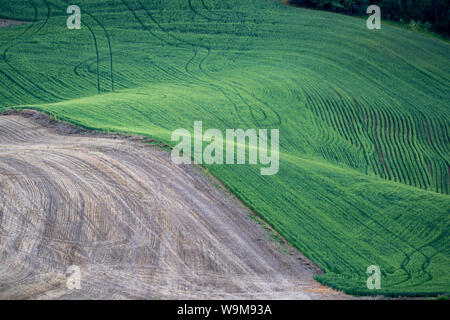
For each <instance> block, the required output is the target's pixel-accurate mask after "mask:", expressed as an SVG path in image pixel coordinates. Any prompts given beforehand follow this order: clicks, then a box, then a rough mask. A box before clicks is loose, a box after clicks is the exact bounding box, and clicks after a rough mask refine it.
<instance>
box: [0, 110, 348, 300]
mask: <svg viewBox="0 0 450 320" xmlns="http://www.w3.org/2000/svg"><path fill="white" fill-rule="evenodd" d="M137 140H139V138H136V137H135V138H134V139H133V138H130V137H128V138H122V137H119V136H107V135H102V134H93V133H88V132H82V131H81V130H79V129H75V128H73V127H70V126H68V125H65V124H61V123H54V122H52V121H51V120H49V119H48V118H47V117H46V116H43V115H41V114H40V113H38V112H32V111H25V112H21V113H20V114H15V113H13V114H9V115H3V116H0V299H222V298H224V299H244V298H248V299H286V298H289V299H346V298H351V297H349V296H346V295H344V294H342V293H339V292H336V291H333V290H331V289H329V288H326V287H324V286H322V285H320V284H318V283H317V282H315V281H314V280H313V275H314V274H316V273H319V272H320V270H319V269H318V268H317V267H316V266H315V265H314V264H313V263H311V262H310V261H309V260H308V259H306V258H305V257H304V256H302V255H301V254H300V253H298V252H297V251H295V250H294V249H292V248H291V247H289V246H288V245H286V244H284V245H280V244H279V243H277V242H275V241H273V240H271V234H270V232H269V231H267V230H265V229H264V228H263V227H262V226H261V224H260V223H258V222H257V221H255V219H252V215H254V214H253V213H252V212H251V211H250V210H248V209H247V208H246V207H244V206H243V205H242V204H241V203H240V202H239V201H238V200H237V199H236V198H235V197H233V196H232V195H231V193H229V192H228V191H226V190H225V189H222V188H220V186H217V184H216V183H214V182H213V180H212V178H210V177H208V176H207V175H206V174H205V173H204V172H202V171H201V170H199V169H198V168H195V167H191V166H177V165H175V164H173V163H172V162H171V161H170V154H169V153H168V152H167V151H165V150H162V149H160V148H158V147H155V146H151V145H148V144H144V143H142V142H141V141H137ZM71 265H76V266H79V267H80V269H81V289H74V290H69V289H68V288H67V286H66V279H67V274H66V271H67V268H68V267H69V266H71Z"/></svg>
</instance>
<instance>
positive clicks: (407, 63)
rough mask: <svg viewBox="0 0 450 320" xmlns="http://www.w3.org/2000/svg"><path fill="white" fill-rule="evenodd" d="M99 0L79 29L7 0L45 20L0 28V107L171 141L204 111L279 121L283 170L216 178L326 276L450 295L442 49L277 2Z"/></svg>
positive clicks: (263, 123) (37, 7)
mask: <svg viewBox="0 0 450 320" xmlns="http://www.w3.org/2000/svg"><path fill="white" fill-rule="evenodd" d="M95 2H96V1H93V0H84V1H78V3H79V4H80V6H81V8H82V13H83V24H84V25H83V28H82V30H80V31H69V30H68V29H67V28H66V27H65V19H66V17H67V15H65V8H67V6H68V4H67V3H66V1H63V0H29V1H23V2H18V1H12V0H11V1H2V2H1V3H0V12H1V14H0V16H3V17H10V18H16V19H27V20H37V21H36V22H35V23H34V24H30V25H23V26H20V27H14V28H6V29H1V30H0V54H2V55H1V60H0V79H1V81H0V110H2V109H5V108H7V107H12V106H19V107H20V106H27V107H33V108H36V109H40V110H43V111H46V112H48V113H51V114H53V115H55V116H57V117H58V118H60V119H65V120H68V121H71V122H73V123H76V124H79V125H82V126H85V127H89V128H95V129H101V130H114V131H122V132H130V133H139V134H145V135H149V136H152V137H156V138H158V139H162V140H165V141H168V140H169V139H170V133H171V131H172V130H174V129H176V128H179V127H183V128H187V129H191V128H192V126H193V121H194V120H203V125H204V128H205V129H206V128H208V127H209V128H220V129H225V128H240V127H241V128H244V129H245V128H249V127H257V128H258V127H261V128H280V135H281V137H280V139H281V160H280V172H279V174H278V175H276V176H270V177H268V176H264V177H262V176H260V175H259V169H258V168H257V167H254V166H212V167H210V171H211V172H212V173H213V174H215V175H216V176H217V177H219V178H220V179H221V181H223V182H224V183H225V184H226V185H227V186H229V188H230V189H231V190H232V191H233V192H235V193H236V194H237V195H238V196H239V197H240V198H241V199H242V200H243V201H245V202H246V203H247V204H248V205H249V206H250V207H252V208H254V209H255V210H256V211H257V212H258V213H259V214H260V215H261V216H262V217H263V218H264V219H265V220H266V221H268V222H269V223H270V224H271V225H272V226H274V227H275V228H276V229H277V230H278V231H279V232H280V233H281V234H282V235H283V236H284V237H286V238H287V239H288V240H289V241H290V242H291V243H292V244H293V245H294V246H296V247H297V248H298V249H299V250H300V251H302V252H303V253H305V254H306V255H307V256H309V257H310V258H311V259H312V260H314V261H315V262H316V263H317V264H319V265H320V267H321V268H322V269H323V270H324V271H325V274H324V275H321V276H318V280H320V281H321V282H323V283H325V284H328V285H331V286H333V287H336V288H340V289H343V290H345V291H347V292H349V293H354V294H373V293H377V294H379V293H382V294H387V295H395V294H402V295H408V294H409V295H433V294H437V293H448V292H449V291H450V274H449V270H450V252H449V250H450V246H449V223H450V214H449V211H450V210H449V209H450V206H449V204H450V202H449V196H448V192H449V190H448V185H449V145H450V144H449V135H448V130H449V120H450V117H449V108H448V101H450V93H449V90H448V87H449V85H450V78H449V77H450V64H449V63H448V62H449V58H450V46H449V45H448V44H447V43H444V42H440V41H437V40H435V39H431V38H427V37H423V36H421V35H417V34H413V33H410V32H406V31H404V30H401V29H398V28H394V27H389V26H383V29H382V30H379V31H369V30H367V28H366V27H365V21H364V20H361V19H358V18H351V17H346V16H341V15H336V14H332V13H327V12H315V11H311V10H303V9H296V8H289V7H285V6H283V5H282V4H279V3H277V2H274V1H264V0H261V1H250V0H227V1H222V0H220V1H219V0H205V1H202V0H191V1H189V0H171V1H163V0H160V1H148V0H147V1H144V0H141V1H138V0H108V1H105V2H102V4H95ZM48 9H50V14H49V10H48ZM110 47H111V50H110V49H109V48H110ZM113 88H114V91H115V92H112V91H113ZM99 92H100V93H101V94H100V95H99V94H98V93H99ZM373 264H375V265H379V266H380V267H381V271H382V289H381V290H379V291H377V292H373V291H369V290H367V288H366V279H367V275H366V273H365V271H366V268H367V267H368V266H369V265H373Z"/></svg>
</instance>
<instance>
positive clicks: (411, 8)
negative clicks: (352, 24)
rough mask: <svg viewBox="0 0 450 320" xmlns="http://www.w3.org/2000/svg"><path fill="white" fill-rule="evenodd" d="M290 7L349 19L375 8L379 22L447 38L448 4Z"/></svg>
mask: <svg viewBox="0 0 450 320" xmlns="http://www.w3.org/2000/svg"><path fill="white" fill-rule="evenodd" d="M290 3H291V4H293V5H299V6H302V7H308V8H314V9H321V10H328V11H333V12H339V13H344V14H349V15H365V14H366V10H367V7H368V6H369V5H371V4H376V5H378V6H379V7H380V8H381V17H382V18H383V19H388V20H393V21H397V22H400V23H402V24H409V26H410V27H411V28H412V29H415V28H417V29H423V30H428V31H434V32H439V33H441V34H444V35H446V36H450V19H449V16H450V14H449V13H450V12H449V10H450V5H449V3H450V1H449V0H290Z"/></svg>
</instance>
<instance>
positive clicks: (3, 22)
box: [0, 18, 30, 28]
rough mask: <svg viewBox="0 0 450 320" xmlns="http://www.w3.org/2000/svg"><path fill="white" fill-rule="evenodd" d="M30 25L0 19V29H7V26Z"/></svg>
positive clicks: (18, 21)
mask: <svg viewBox="0 0 450 320" xmlns="http://www.w3.org/2000/svg"><path fill="white" fill-rule="evenodd" d="M24 23H30V22H29V21H20V20H12V19H3V18H0V28H2V27H9V26H17V25H19V24H24Z"/></svg>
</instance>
